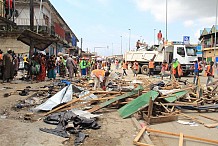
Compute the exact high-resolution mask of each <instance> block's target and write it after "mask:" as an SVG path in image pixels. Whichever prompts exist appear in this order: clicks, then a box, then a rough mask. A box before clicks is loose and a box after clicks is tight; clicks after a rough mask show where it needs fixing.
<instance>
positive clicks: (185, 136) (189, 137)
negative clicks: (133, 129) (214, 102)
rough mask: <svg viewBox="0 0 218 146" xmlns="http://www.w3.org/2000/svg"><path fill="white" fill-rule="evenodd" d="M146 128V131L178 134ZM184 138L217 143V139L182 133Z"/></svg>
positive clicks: (171, 133)
mask: <svg viewBox="0 0 218 146" xmlns="http://www.w3.org/2000/svg"><path fill="white" fill-rule="evenodd" d="M146 130H147V131H148V132H154V133H159V134H165V135H171V136H177V137H179V136H180V135H179V134H177V133H173V132H167V131H160V130H155V129H146ZM184 138H188V139H192V140H197V141H203V142H208V143H214V144H218V141H217V140H211V139H206V138H201V137H195V136H190V135H184Z"/></svg>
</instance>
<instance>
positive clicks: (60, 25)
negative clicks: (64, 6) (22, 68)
mask: <svg viewBox="0 0 218 146" xmlns="http://www.w3.org/2000/svg"><path fill="white" fill-rule="evenodd" d="M40 1H41V0H34V32H37V33H39V34H42V35H43V36H53V37H56V38H57V39H56V41H54V42H52V44H51V45H50V46H49V47H48V48H46V50H45V51H46V53H49V54H50V55H52V54H56V55H57V53H58V52H62V53H66V52H67V53H68V52H69V50H70V49H78V47H77V42H78V41H79V40H78V39H77V37H76V35H75V34H74V33H73V31H72V30H71V29H70V27H69V26H68V25H67V23H66V22H65V21H64V19H63V18H62V17H61V15H60V14H59V13H58V12H57V10H56V9H55V8H54V6H53V5H52V4H51V3H50V1H49V0H43V2H42V5H41V7H40ZM29 3H30V0H16V1H15V4H14V5H15V12H14V13H13V14H14V15H13V17H12V18H11V21H14V22H15V23H16V25H17V27H16V28H13V29H10V30H8V29H5V26H3V25H1V24H0V36H1V37H0V44H1V48H0V49H2V50H3V51H6V50H7V49H8V48H11V49H13V50H14V51H15V52H16V53H28V52H29V46H28V45H25V44H24V43H22V42H20V41H18V40H17V38H18V37H19V36H20V34H21V33H22V31H23V30H25V29H30V4H29ZM40 10H41V11H40ZM3 11H4V10H3ZM3 13H4V12H3ZM0 17H1V16H0Z"/></svg>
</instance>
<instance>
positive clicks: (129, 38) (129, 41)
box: [129, 28, 131, 51]
mask: <svg viewBox="0 0 218 146" xmlns="http://www.w3.org/2000/svg"><path fill="white" fill-rule="evenodd" d="M130 37H131V29H130V28H129V51H130Z"/></svg>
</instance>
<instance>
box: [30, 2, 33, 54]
mask: <svg viewBox="0 0 218 146" xmlns="http://www.w3.org/2000/svg"><path fill="white" fill-rule="evenodd" d="M30 30H31V31H34V6H33V0H30ZM33 43H34V42H33V39H32V38H30V50H29V58H31V57H32V56H33V53H34V44H33Z"/></svg>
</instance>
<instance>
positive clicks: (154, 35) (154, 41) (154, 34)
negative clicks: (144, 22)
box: [154, 29, 156, 45]
mask: <svg viewBox="0 0 218 146" xmlns="http://www.w3.org/2000/svg"><path fill="white" fill-rule="evenodd" d="M155 30H156V29H154V45H155Z"/></svg>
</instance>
